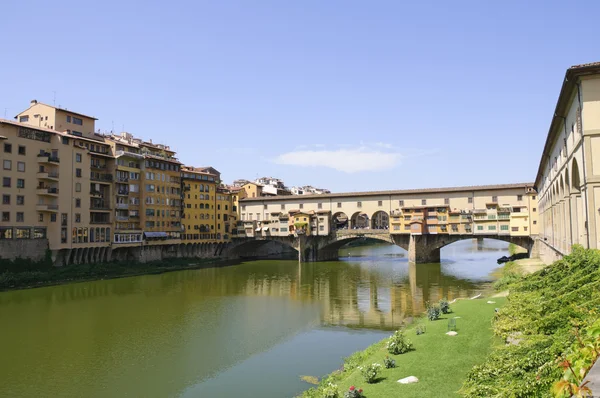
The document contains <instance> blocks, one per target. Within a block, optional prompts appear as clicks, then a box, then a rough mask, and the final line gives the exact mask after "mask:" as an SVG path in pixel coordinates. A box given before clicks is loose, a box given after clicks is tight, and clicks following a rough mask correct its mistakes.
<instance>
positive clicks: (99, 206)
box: [90, 203, 110, 211]
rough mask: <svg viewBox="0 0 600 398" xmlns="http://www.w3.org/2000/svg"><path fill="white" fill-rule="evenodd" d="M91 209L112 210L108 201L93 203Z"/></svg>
mask: <svg viewBox="0 0 600 398" xmlns="http://www.w3.org/2000/svg"><path fill="white" fill-rule="evenodd" d="M90 210H93V211H110V206H109V205H108V204H107V203H92V204H91V205H90Z"/></svg>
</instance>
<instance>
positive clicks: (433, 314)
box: [427, 303, 441, 321]
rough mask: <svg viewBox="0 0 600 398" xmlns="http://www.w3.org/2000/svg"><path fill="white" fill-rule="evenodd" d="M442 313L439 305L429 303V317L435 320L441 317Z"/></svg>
mask: <svg viewBox="0 0 600 398" xmlns="http://www.w3.org/2000/svg"><path fill="white" fill-rule="evenodd" d="M440 314H441V310H440V306H439V305H435V304H429V303H427V319H429V320H430V321H435V320H437V319H440Z"/></svg>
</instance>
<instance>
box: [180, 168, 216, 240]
mask: <svg viewBox="0 0 600 398" xmlns="http://www.w3.org/2000/svg"><path fill="white" fill-rule="evenodd" d="M181 176H182V179H183V207H184V209H183V218H182V225H183V231H184V232H183V234H184V235H183V237H182V240H183V243H204V242H217V241H220V240H219V239H217V234H219V232H218V231H217V224H218V223H217V211H216V195H215V194H216V187H217V181H218V180H219V178H220V173H219V172H218V171H217V170H215V169H214V168H212V167H191V166H184V167H183V168H182V174H181ZM220 226H221V228H223V224H222V222H221V223H220ZM220 234H222V232H220ZM220 236H221V238H222V235H220ZM221 240H222V239H221Z"/></svg>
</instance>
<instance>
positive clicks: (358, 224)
mask: <svg viewBox="0 0 600 398" xmlns="http://www.w3.org/2000/svg"><path fill="white" fill-rule="evenodd" d="M350 227H351V228H352V229H363V228H369V215H368V214H367V213H364V212H362V211H357V212H356V213H354V214H353V215H352V220H351V224H350Z"/></svg>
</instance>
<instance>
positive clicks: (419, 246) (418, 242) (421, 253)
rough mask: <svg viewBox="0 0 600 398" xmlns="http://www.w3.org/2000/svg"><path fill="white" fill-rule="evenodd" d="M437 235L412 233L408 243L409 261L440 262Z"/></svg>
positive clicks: (417, 262)
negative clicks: (436, 241) (436, 243)
mask: <svg viewBox="0 0 600 398" xmlns="http://www.w3.org/2000/svg"><path fill="white" fill-rule="evenodd" d="M435 238H436V236H430V235H411V236H410V242H409V245H408V261H409V262H411V263H416V264H426V263H439V262H440V249H439V248H436V245H435V244H434V243H435Z"/></svg>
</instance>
